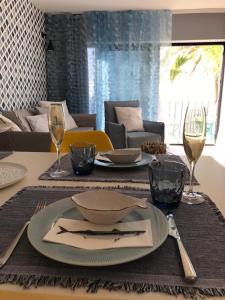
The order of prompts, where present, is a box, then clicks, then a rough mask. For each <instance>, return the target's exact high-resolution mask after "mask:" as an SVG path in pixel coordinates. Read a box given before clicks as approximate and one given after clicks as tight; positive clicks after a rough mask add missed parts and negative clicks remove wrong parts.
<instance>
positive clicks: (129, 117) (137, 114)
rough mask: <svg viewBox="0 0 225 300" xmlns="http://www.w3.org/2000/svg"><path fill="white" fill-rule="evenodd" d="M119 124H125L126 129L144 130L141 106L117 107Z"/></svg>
mask: <svg viewBox="0 0 225 300" xmlns="http://www.w3.org/2000/svg"><path fill="white" fill-rule="evenodd" d="M115 111H116V116H117V120H118V123H119V124H124V126H125V128H126V131H144V127H143V120H142V109H141V107H115Z"/></svg>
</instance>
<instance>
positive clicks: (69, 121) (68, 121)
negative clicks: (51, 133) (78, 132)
mask: <svg viewBox="0 0 225 300" xmlns="http://www.w3.org/2000/svg"><path fill="white" fill-rule="evenodd" d="M55 103H62V104H63V110H64V115H65V130H66V131H67V130H71V129H73V128H77V127H78V126H77V124H76V122H75V121H74V119H73V117H72V116H71V115H70V114H69V111H68V108H67V105H66V101H62V102H57V101H40V102H39V104H40V108H38V107H36V109H38V110H39V111H40V112H41V111H43V109H45V108H49V106H50V105H51V104H55Z"/></svg>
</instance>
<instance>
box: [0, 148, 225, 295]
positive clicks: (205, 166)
mask: <svg viewBox="0 0 225 300" xmlns="http://www.w3.org/2000/svg"><path fill="white" fill-rule="evenodd" d="M171 151H173V149H171ZM180 157H181V159H182V160H183V161H184V162H185V163H186V164H187V159H186V157H185V155H184V153H182V152H181V155H180ZM55 161H56V155H55V153H50V152H13V153H10V155H8V156H6V157H4V158H2V159H1V160H0V162H9V163H18V164H21V165H23V166H25V167H26V168H27V173H26V175H25V177H24V178H23V179H22V180H20V181H19V182H17V183H15V184H13V185H11V186H8V187H5V188H2V189H0V205H4V203H7V201H8V200H9V199H11V198H12V197H13V196H14V195H15V194H16V193H18V192H19V191H20V190H22V189H24V188H26V187H45V186H47V187H52V188H57V187H61V186H63V187H64V188H67V187H68V188H76V187H82V188H83V189H85V188H87V189H90V188H106V189H107V188H108V189H112V188H117V189H121V191H122V189H123V188H133V189H135V190H145V191H146V192H147V193H148V192H149V189H150V187H149V183H142V182H118V181H117V182H109V181H105V182H104V181H101V182H98V181H85V180H84V181H82V180H79V181H60V180H43V179H42V180H40V175H41V174H42V173H43V172H45V171H46V170H47V169H48V168H50V166H51V165H52V164H53V163H54V162H55ZM118 172H119V171H118ZM195 177H196V178H197V180H198V182H199V185H195V186H194V189H195V191H199V192H203V193H204V194H206V195H207V196H208V197H209V198H210V199H211V200H212V201H213V202H214V203H215V205H216V207H217V209H218V210H219V211H220V212H221V214H222V215H223V216H225V166H224V165H223V164H222V163H220V162H219V161H217V160H216V159H214V158H213V156H210V155H202V156H201V158H200V159H199V161H198V163H197V166H196V170H195ZM191 222H192V221H191V220H190V224H191ZM186 226H189V224H186ZM0 230H1V229H0ZM0 234H1V233H0ZM224 243H225V240H224ZM212 255H213V253H212ZM219 264H220V262H218V268H220V266H219ZM122 267H123V265H121V268H122ZM175 298H176V299H184V296H183V295H181V294H178V296H174V295H169V293H161V292H159V291H157V292H152V291H151V292H146V293H135V292H129V293H128V292H126V291H123V290H112V291H110V290H108V289H104V288H100V289H99V290H98V292H97V293H88V292H87V291H86V289H85V287H82V286H81V287H78V288H76V290H72V289H69V288H65V287H60V286H50V285H49V286H38V287H35V286H31V287H29V288H24V287H21V286H20V285H17V284H13V283H1V284H0V300H1V299H4V300H5V299H19V300H20V299H25V300H26V299H31V300H36V299H42V300H44V299H54V300H57V299H60V300H65V299H76V300H90V299H99V300H100V299H106V300H113V299H114V300H115V299H118V300H119V299H120V300H133V299H143V300H147V299H156V300H158V299H160V300H163V299H175ZM213 298H214V299H225V296H214V297H213Z"/></svg>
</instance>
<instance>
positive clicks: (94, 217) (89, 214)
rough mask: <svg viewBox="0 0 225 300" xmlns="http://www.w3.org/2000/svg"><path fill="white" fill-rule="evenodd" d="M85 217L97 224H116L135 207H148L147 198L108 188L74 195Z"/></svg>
mask: <svg viewBox="0 0 225 300" xmlns="http://www.w3.org/2000/svg"><path fill="white" fill-rule="evenodd" d="M72 200H73V201H74V202H75V203H76V206H77V208H78V210H79V211H80V212H81V214H82V215H83V217H84V218H85V219H87V220H88V221H90V222H92V223H95V224H102V225H103V224H104V225H109V224H115V223H117V222H119V221H120V220H122V219H123V218H124V217H125V216H126V215H127V214H129V213H130V212H131V211H132V210H134V209H135V208H147V199H138V198H135V197H131V196H127V195H124V194H121V193H117V192H114V191H107V190H95V191H89V192H84V193H80V194H76V195H74V196H72Z"/></svg>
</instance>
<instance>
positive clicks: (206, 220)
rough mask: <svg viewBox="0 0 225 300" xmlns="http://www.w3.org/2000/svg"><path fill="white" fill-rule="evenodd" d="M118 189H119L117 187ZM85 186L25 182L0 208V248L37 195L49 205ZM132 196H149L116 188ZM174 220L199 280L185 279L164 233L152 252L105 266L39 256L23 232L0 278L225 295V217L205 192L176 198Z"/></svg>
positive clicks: (173, 245)
mask: <svg viewBox="0 0 225 300" xmlns="http://www.w3.org/2000/svg"><path fill="white" fill-rule="evenodd" d="M116 190H117V191H118V189H116ZM82 191H84V188H73V187H67V188H65V187H27V188H25V189H23V190H22V191H20V192H19V193H18V194H17V195H15V196H14V197H13V198H11V199H10V200H9V201H8V202H7V203H6V204H5V205H4V206H3V207H2V209H1V210H0V228H1V233H0V253H1V252H2V251H3V250H4V249H5V248H6V247H7V245H8V244H9V243H10V241H11V240H12V238H13V237H14V236H15V234H16V233H17V232H18V230H19V228H20V227H22V225H23V224H24V223H25V222H26V221H27V220H28V219H29V218H30V216H31V215H32V213H33V210H34V208H35V206H36V204H37V202H38V201H39V200H45V201H46V202H47V203H48V204H50V203H52V202H54V201H56V200H59V199H61V198H65V197H68V196H71V195H72V194H75V193H79V192H82ZM119 191H120V192H123V193H126V194H128V195H133V196H136V197H141V198H143V197H146V196H147V197H148V192H147V191H144V190H134V189H120V190H119ZM174 214H175V219H176V223H177V225H178V228H179V231H180V234H181V237H182V239H183V242H184V245H185V247H186V249H187V252H188V254H189V255H190V258H191V260H192V263H193V265H194V267H195V269H196V272H197V274H198V281H197V282H196V283H194V284H188V283H186V282H185V281H184V274H183V269H182V265H181V260H180V257H179V253H178V249H177V245H176V242H175V240H174V239H173V238H171V237H168V238H167V240H166V241H165V242H164V244H163V245H162V246H161V247H160V248H158V249H157V250H156V251H155V252H153V253H151V254H149V255H147V256H145V257H143V258H140V259H138V260H136V261H133V262H129V263H124V264H122V265H117V266H109V267H96V268H94V267H80V266H71V265H66V264H63V263H60V262H57V261H53V260H51V259H49V258H47V257H44V256H42V255H41V254H39V253H38V252H37V251H36V250H34V249H33V247H32V246H31V245H30V243H29V241H28V238H27V234H26V233H25V234H24V235H23V236H22V238H21V240H20V242H19V244H18V246H17V248H16V249H15V251H14V252H13V254H12V256H11V258H10V259H9V261H8V262H7V264H6V265H5V266H4V267H3V268H2V269H0V283H9V282H10V283H13V284H18V285H21V286H23V287H26V288H29V287H31V286H36V287H37V286H62V287H64V288H71V289H76V288H77V287H84V288H86V291H87V292H97V291H98V290H99V289H100V288H103V289H107V290H109V291H114V290H121V291H125V292H135V293H148V292H163V293H167V294H171V295H179V294H182V295H184V296H185V297H189V298H196V297H197V296H225V220H224V218H223V216H222V214H221V213H220V212H219V211H218V209H217V208H216V207H215V205H214V204H213V202H212V201H211V200H210V199H209V198H208V197H207V196H205V202H204V203H202V204H200V205H193V206H192V205H186V204H183V203H181V205H180V207H179V208H178V209H176V210H174Z"/></svg>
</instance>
